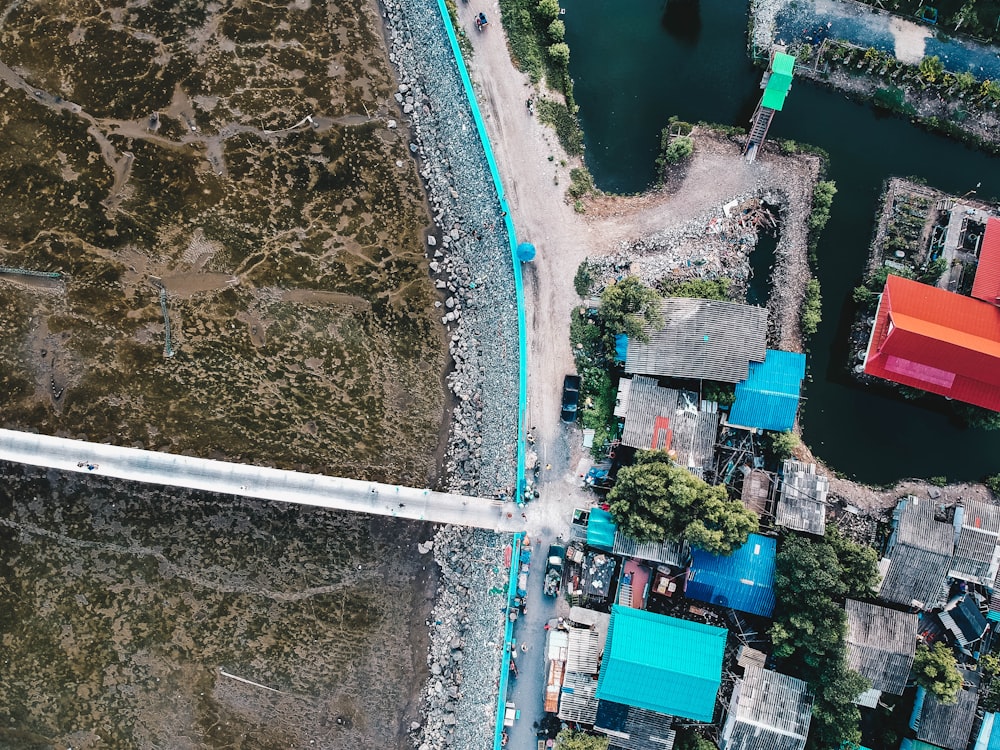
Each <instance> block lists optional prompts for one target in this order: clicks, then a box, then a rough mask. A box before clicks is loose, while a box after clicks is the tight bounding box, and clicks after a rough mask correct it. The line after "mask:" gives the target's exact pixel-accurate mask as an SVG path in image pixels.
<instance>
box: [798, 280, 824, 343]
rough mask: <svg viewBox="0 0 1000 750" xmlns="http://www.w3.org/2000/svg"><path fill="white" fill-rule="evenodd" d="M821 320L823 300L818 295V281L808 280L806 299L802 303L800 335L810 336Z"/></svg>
mask: <svg viewBox="0 0 1000 750" xmlns="http://www.w3.org/2000/svg"><path fill="white" fill-rule="evenodd" d="M822 319H823V298H822V297H821V296H820V293H819V280H817V279H809V281H808V283H807V284H806V297H805V299H804V300H803V301H802V333H803V334H805V335H806V336H812V335H813V334H814V333H816V330H817V329H818V328H819V324H820V321H821V320H822Z"/></svg>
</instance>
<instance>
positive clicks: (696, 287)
mask: <svg viewBox="0 0 1000 750" xmlns="http://www.w3.org/2000/svg"><path fill="white" fill-rule="evenodd" d="M730 284H731V282H730V280H729V279H726V278H721V279H688V280H687V281H682V282H681V283H679V284H667V285H666V286H665V287H664V289H663V291H664V293H665V294H667V295H668V296H670V297H695V298H697V299H714V300H719V301H721V302H727V301H728V300H729V287H730Z"/></svg>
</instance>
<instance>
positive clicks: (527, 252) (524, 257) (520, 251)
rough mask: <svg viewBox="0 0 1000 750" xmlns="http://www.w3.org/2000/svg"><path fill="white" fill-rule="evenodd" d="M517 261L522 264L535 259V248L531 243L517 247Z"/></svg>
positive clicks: (523, 243) (524, 243)
mask: <svg viewBox="0 0 1000 750" xmlns="http://www.w3.org/2000/svg"><path fill="white" fill-rule="evenodd" d="M517 259H518V260H519V261H521V262H522V263H529V262H531V261H533V260H534V259H535V246H534V245H532V244H531V243H530V242H522V243H521V244H520V245H518V246H517Z"/></svg>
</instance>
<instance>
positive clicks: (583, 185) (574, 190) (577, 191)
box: [569, 167, 594, 198]
mask: <svg viewBox="0 0 1000 750" xmlns="http://www.w3.org/2000/svg"><path fill="white" fill-rule="evenodd" d="M569 183H570V184H569V194H570V195H571V196H572V197H573V198H582V197H583V196H585V195H587V194H588V193H591V192H593V190H594V178H593V177H591V176H590V172H588V171H587V169H586V168H585V167H574V168H573V169H571V170H570V171H569Z"/></svg>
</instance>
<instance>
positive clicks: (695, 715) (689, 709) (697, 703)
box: [597, 605, 727, 721]
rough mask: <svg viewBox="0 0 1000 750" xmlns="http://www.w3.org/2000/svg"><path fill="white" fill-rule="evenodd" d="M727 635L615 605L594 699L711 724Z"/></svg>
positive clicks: (721, 629) (687, 622)
mask: <svg viewBox="0 0 1000 750" xmlns="http://www.w3.org/2000/svg"><path fill="white" fill-rule="evenodd" d="M726 635H727V632H726V631H725V630H724V629H723V628H714V627H712V626H711V625H703V624H702V623H699V622H690V621H688V620H678V619H677V618H674V617H666V616H665V615H657V614H653V613H652V612H646V611H644V610H640V609H631V608H629V607H621V606H618V605H615V606H614V607H612V608H611V623H610V624H609V625H608V636H607V644H608V645H607V646H606V648H605V651H604V658H603V661H602V662H601V674H600V676H599V677H598V681H597V698H598V699H599V700H601V701H612V702H614V703H622V704H624V705H626V706H635V707H637V708H645V709H646V710H648V711H655V712H657V713H661V714H668V715H670V716H680V717H682V718H685V719H692V720H694V721H711V720H712V714H713V713H714V711H715V696H716V694H717V693H718V692H719V685H720V684H721V682H722V657H723V655H724V652H725V649H726Z"/></svg>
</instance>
